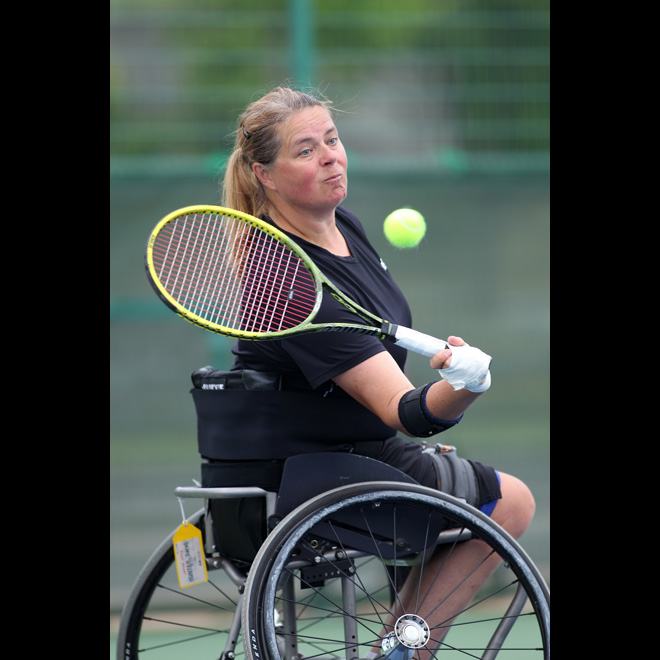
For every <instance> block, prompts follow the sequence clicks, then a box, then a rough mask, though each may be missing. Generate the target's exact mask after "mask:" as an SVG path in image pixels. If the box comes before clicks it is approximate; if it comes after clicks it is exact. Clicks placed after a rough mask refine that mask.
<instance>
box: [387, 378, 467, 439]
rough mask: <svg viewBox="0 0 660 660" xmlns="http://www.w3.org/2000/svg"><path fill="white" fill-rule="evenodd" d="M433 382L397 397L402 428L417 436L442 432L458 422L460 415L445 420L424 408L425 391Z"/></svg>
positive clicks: (423, 436) (424, 436)
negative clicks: (450, 420) (451, 419)
mask: <svg viewBox="0 0 660 660" xmlns="http://www.w3.org/2000/svg"><path fill="white" fill-rule="evenodd" d="M431 385H433V383H428V384H427V385H423V386H422V387H418V388H417V389H416V390H410V392H406V393H405V394H404V395H403V396H402V397H401V399H399V420H400V421H401V424H402V425H403V428H405V429H406V431H408V433H410V435H413V436H415V437H417V438H428V437H430V436H432V435H436V434H438V433H442V432H443V431H446V430H447V429H449V428H451V427H452V426H455V425H456V424H458V422H459V421H460V420H461V419H462V417H463V415H461V416H460V417H459V418H458V419H456V420H454V421H453V422H446V421H444V420H442V419H437V418H436V417H433V415H431V413H429V412H428V410H427V409H426V392H427V390H428V389H429V387H431Z"/></svg>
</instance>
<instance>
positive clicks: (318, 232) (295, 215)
mask: <svg viewBox="0 0 660 660" xmlns="http://www.w3.org/2000/svg"><path fill="white" fill-rule="evenodd" d="M347 190H348V179H347V157H346V152H345V150H344V146H343V144H342V142H341V140H340V138H339V135H338V131H337V128H336V126H335V122H334V118H333V112H332V109H331V104H330V103H329V102H328V101H327V100H325V99H323V98H316V97H314V96H311V95H309V94H305V93H301V92H297V91H293V90H291V89H287V88H277V89H275V90H274V91H273V92H271V93H269V94H267V95H265V96H264V97H263V98H260V99H259V100H257V101H255V102H253V103H252V104H251V105H249V107H248V108H247V109H246V110H245V111H244V112H243V114H242V115H241V116H240V118H239V120H238V130H237V133H236V141H235V150H234V152H233V154H232V156H231V158H230V160H229V162H228V164H227V168H226V173H225V177H224V182H223V205H224V206H226V207H229V208H233V209H236V210H239V211H243V212H245V213H249V214H251V215H254V216H257V217H261V218H263V219H265V220H266V221H267V222H270V223H272V224H274V225H275V226H277V227H278V228H279V229H281V230H282V231H284V232H286V233H287V234H289V235H290V236H291V237H292V238H293V239H294V240H295V241H296V242H298V243H299V244H300V245H301V247H302V248H303V250H305V251H306V252H307V253H308V254H309V256H310V257H311V258H312V260H313V261H314V262H315V263H316V264H317V265H318V267H319V268H320V270H321V271H322V272H323V273H325V275H326V276H327V277H328V278H329V279H330V280H331V281H332V282H333V283H334V284H335V285H336V286H337V287H338V288H339V289H341V290H343V291H345V292H346V293H347V294H348V295H349V296H350V297H351V298H352V299H353V300H355V301H356V302H357V303H359V304H360V305H362V306H363V307H365V308H367V309H370V310H371V311H373V312H375V313H376V314H377V315H379V316H380V317H381V318H385V319H388V320H390V321H391V322H394V323H397V324H401V325H405V326H407V327H412V319H411V311H410V308H409V306H408V304H407V302H406V299H405V297H404V295H403V293H402V291H401V290H400V289H399V287H398V286H397V285H396V283H395V282H394V280H393V278H392V276H391V275H390V273H389V272H388V270H387V268H386V267H385V265H384V264H383V262H382V261H381V259H380V258H379V256H378V254H377V253H376V251H375V250H374V248H373V247H372V246H371V244H370V243H369V240H368V239H367V236H366V235H365V232H364V230H363V227H362V225H361V223H360V221H359V220H358V218H357V217H356V216H355V215H354V214H353V213H351V212H350V211H349V210H348V209H346V208H344V207H343V206H341V204H342V202H343V201H344V199H345V198H346V195H347ZM324 320H328V321H333V322H337V321H342V320H346V321H347V322H351V321H352V322H354V321H355V319H354V317H351V314H350V312H349V311H348V310H347V309H346V308H345V307H344V306H343V305H341V304H340V303H338V302H337V301H335V300H334V299H333V298H332V296H325V298H324V301H323V304H322V306H321V310H320V312H319V315H318V316H317V317H316V318H315V322H317V323H321V322H323V321H324ZM448 342H449V345H450V347H449V348H447V349H446V350H442V351H440V352H439V353H438V354H437V355H436V356H435V357H433V358H432V359H431V361H430V366H431V367H432V369H434V370H439V373H438V376H437V378H435V379H433V380H432V382H430V383H427V384H423V385H422V386H417V387H416V386H415V385H414V384H413V383H411V382H410V380H409V379H408V378H407V377H406V375H405V373H404V366H405V361H406V353H407V352H406V350H405V349H402V348H400V347H398V346H397V345H395V344H392V343H390V342H383V341H381V340H379V339H377V338H375V337H370V336H367V335H360V334H345V333H332V332H330V333H316V334H313V335H307V336H300V337H295V338H286V339H283V340H278V341H268V342H252V341H242V340H240V341H238V342H237V344H236V345H235V347H234V348H233V352H234V355H235V364H234V366H233V370H234V371H241V370H254V371H256V372H265V373H269V374H272V373H276V374H279V376H280V379H279V380H278V385H277V387H278V388H280V389H282V390H284V391H287V390H289V391H295V392H299V393H304V394H306V395H308V400H309V401H310V406H311V408H310V409H312V410H314V411H315V412H314V415H313V416H310V415H309V414H303V413H304V412H307V411H303V410H302V409H301V408H300V407H299V408H298V409H297V410H296V409H291V410H286V409H285V412H284V414H280V415H278V417H277V423H276V425H274V424H273V420H272V419H268V415H269V411H268V410H259V409H258V408H254V407H251V409H250V411H249V414H248V415H247V417H249V418H252V419H259V416H260V415H261V416H263V417H264V418H266V419H265V420H264V440H265V441H266V442H264V443H262V444H261V445H260V446H261V450H259V451H261V453H262V455H263V457H264V458H286V456H288V455H292V454H297V453H301V452H306V451H310V452H311V451H319V450H322V451H329V450H336V451H348V452H354V453H356V454H360V455H364V456H368V457H370V458H375V459H377V460H380V461H383V462H385V463H388V464H390V465H392V466H394V467H396V468H398V469H399V470H401V471H403V472H405V473H406V474H408V475H409V476H411V477H412V478H413V479H415V480H416V481H418V482H419V483H420V484H422V485H425V486H428V487H433V488H438V489H440V490H442V491H444V492H447V493H450V494H452V495H454V496H457V497H462V498H463V499H465V500H466V501H468V502H469V503H470V504H472V505H474V506H475V507H477V508H480V509H481V510H482V511H484V512H485V513H486V514H487V515H490V516H491V517H492V519H493V520H495V521H496V522H497V523H499V524H500V525H501V526H502V527H504V529H506V530H507V531H508V532H509V533H510V534H511V535H512V536H514V537H515V538H518V537H520V536H521V534H522V533H523V532H524V531H525V529H526V528H527V527H528V525H529V523H530V521H531V519H532V516H533V514H534V509H535V503H534V499H533V496H532V494H531V492H530V491H529V489H528V488H527V486H526V485H525V484H523V483H522V482H521V481H520V480H519V479H517V478H516V477H513V476H511V475H508V474H504V473H503V472H500V471H496V470H495V469H493V468H492V467H489V466H486V465H483V464H481V463H479V462H476V461H469V460H465V459H462V458H460V457H458V456H457V454H456V451H455V450H454V449H453V448H448V447H446V446H444V445H435V447H436V448H438V449H439V448H442V449H441V450H440V451H434V450H429V449H428V443H422V442H420V441H419V440H418V439H419V438H422V439H429V438H431V437H433V436H435V435H436V434H438V433H441V432H444V431H446V430H449V429H451V428H452V427H453V426H455V425H456V424H458V423H459V422H460V421H461V420H462V418H463V416H464V413H465V412H466V411H467V409H468V408H469V407H470V406H471V405H472V404H473V403H474V402H475V401H476V400H477V399H478V398H479V397H480V396H483V393H484V392H485V391H486V390H487V389H488V388H489V386H490V372H488V375H487V376H486V378H485V379H484V381H483V382H482V383H481V384H480V385H478V386H477V387H475V388H473V389H472V391H470V390H467V389H459V390H455V389H454V388H453V387H452V385H451V380H452V370H451V367H452V350H451V346H460V345H463V344H464V341H463V340H462V339H461V338H460V337H455V336H450V337H449V338H448ZM474 350H475V351H477V350H478V349H474ZM299 400H300V399H299V398H296V399H295V401H299ZM283 405H286V404H283ZM235 419H246V416H245V415H240V416H239V415H237V416H236V417H235ZM397 432H398V433H399V434H397ZM234 434H235V435H236V434H238V435H239V436H243V434H242V433H241V430H240V429H234ZM400 434H402V435H400ZM243 437H244V436H243ZM425 447H426V448H425ZM243 458H245V457H243ZM253 458H257V456H253ZM482 552H483V548H482V547H481V546H480V544H479V542H478V541H471V542H468V543H466V544H463V547H462V549H461V552H460V553H456V554H454V555H452V557H451V559H450V562H453V567H454V568H455V569H456V571H457V574H461V572H462V569H463V566H464V565H470V566H473V565H474V558H475V557H477V556H479V555H480V553H482ZM436 554H437V556H434V557H433V558H432V559H431V560H430V561H431V562H441V561H443V557H442V556H441V550H439V551H438V552H437V553H436ZM438 565H439V564H438ZM494 568H495V565H494V564H492V563H488V562H487V563H486V565H484V566H483V567H482V568H481V569H480V570H479V571H477V573H475V574H474V575H473V577H472V578H471V580H470V585H469V588H463V589H462V591H461V592H460V594H457V595H456V596H455V598H456V599H462V600H464V601H465V602H466V603H467V602H469V601H470V599H471V597H472V595H473V594H474V592H476V590H477V589H478V587H479V586H480V584H482V583H483V582H484V581H485V579H486V578H487V577H488V575H489V574H490V573H492V571H493V570H494ZM425 574H427V575H428V576H432V575H433V574H434V571H425ZM415 578H416V576H412V578H411V579H409V580H408V583H407V584H409V585H413V584H415ZM427 586H428V585H427ZM425 588H426V587H423V590H424V589H425ZM431 588H432V589H437V590H438V593H439V590H440V588H441V587H440V585H433V586H431ZM404 589H405V587H404ZM410 596H411V597H414V594H410ZM404 598H405V596H404ZM441 610H442V608H440V611H438V612H437V613H436V615H435V618H437V619H438V620H441V619H442V616H443V614H442V611H441ZM377 651H378V650H377V649H375V650H374V653H377Z"/></svg>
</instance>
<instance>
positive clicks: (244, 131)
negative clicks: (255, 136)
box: [241, 124, 252, 140]
mask: <svg viewBox="0 0 660 660" xmlns="http://www.w3.org/2000/svg"><path fill="white" fill-rule="evenodd" d="M241 127H242V129H243V135H245V139H246V140H249V139H250V138H251V137H252V133H250V131H248V129H247V128H245V124H242V125H241Z"/></svg>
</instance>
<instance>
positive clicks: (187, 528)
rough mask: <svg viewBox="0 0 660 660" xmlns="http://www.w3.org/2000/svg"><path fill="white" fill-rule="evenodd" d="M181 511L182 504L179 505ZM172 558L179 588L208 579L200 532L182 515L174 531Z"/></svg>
mask: <svg viewBox="0 0 660 660" xmlns="http://www.w3.org/2000/svg"><path fill="white" fill-rule="evenodd" d="M181 511H183V505H181ZM173 542H174V558H175V561H176V572H177V576H178V578H179V584H180V585H181V588H182V589H184V588H185V587H191V586H193V585H194V584H202V583H203V582H207V581H208V579H209V576H208V573H207V572H206V557H205V556H204V544H203V543H202V532H201V531H200V530H199V529H197V527H195V525H191V524H190V523H189V522H188V521H187V520H186V519H185V516H184V519H183V523H181V526H180V527H179V529H177V530H176V532H175V533H174V540H173Z"/></svg>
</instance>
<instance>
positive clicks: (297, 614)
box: [242, 482, 550, 660]
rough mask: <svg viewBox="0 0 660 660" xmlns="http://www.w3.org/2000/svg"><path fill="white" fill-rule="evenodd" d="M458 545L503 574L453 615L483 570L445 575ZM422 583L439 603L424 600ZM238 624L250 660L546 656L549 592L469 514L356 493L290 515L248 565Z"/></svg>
mask: <svg viewBox="0 0 660 660" xmlns="http://www.w3.org/2000/svg"><path fill="white" fill-rule="evenodd" d="M435 539H441V543H442V545H438V546H436V547H435V548H434V540H435ZM465 543H471V544H472V546H470V549H471V550H476V551H478V552H477V554H480V555H483V557H490V559H488V560H487V561H488V562H492V561H500V565H499V567H498V568H497V569H496V570H495V571H494V572H493V573H492V575H491V576H490V577H489V578H488V580H487V581H486V582H485V584H484V585H483V586H482V588H481V589H480V590H479V591H478V593H476V595H474V597H472V598H471V599H470V598H468V599H467V600H468V602H469V604H465V605H461V607H460V610H458V611H455V610H453V609H450V608H451V607H453V604H452V603H453V602H454V601H456V600H465V598H463V597H462V596H461V598H460V599H459V598H458V594H460V591H461V587H462V585H463V584H464V582H465V580H464V578H468V579H469V574H471V573H473V572H475V571H479V570H480V567H481V563H480V562H481V561H483V560H479V562H476V563H475V565H474V566H472V567H471V568H469V569H468V570H467V571H466V575H465V576H462V577H456V576H455V575H451V576H449V575H447V577H445V574H444V573H443V569H444V570H447V569H446V568H445V567H447V566H450V565H451V556H452V553H455V552H456V550H457V548H458V547H460V546H463V545H464V544H465ZM475 544H477V545H475ZM433 553H436V554H435V556H434V562H432V563H429V562H427V561H426V560H427V559H428V557H430V555H431V554H433ZM438 553H441V554H442V555H443V556H442V557H441V558H440V560H439V561H436V560H437V558H438V557H439V554H438ZM433 564H435V565H436V566H437V575H433V576H431V575H430V574H429V573H430V570H431V569H430V568H429V567H430V566H431V565H433ZM408 573H410V578H409V581H408V582H407V583H406V587H405V590H404V589H402V586H403V582H404V580H405V578H406V576H407V575H408ZM422 581H423V582H424V583H425V584H428V583H429V582H433V584H435V585H440V584H442V586H443V589H446V593H445V594H444V596H442V597H440V598H437V592H436V598H434V599H433V601H434V602H430V599H429V598H428V592H425V591H424V589H422V588H420V585H421V584H422ZM435 588H436V587H435V586H434V589H435ZM465 588H467V587H465ZM404 594H407V596H405V595H404ZM404 600H405V601H406V602H407V603H408V605H407V606H406V607H405V608H404V603H403V601H404ZM242 619H243V635H244V645H245V648H246V652H247V656H248V658H249V659H250V660H265V659H267V660H298V659H300V658H319V659H324V660H325V659H327V660H333V659H345V660H357V659H358V658H366V657H372V656H368V655H367V654H368V653H374V652H375V653H378V654H379V655H384V656H386V657H387V658H388V659H389V660H412V658H415V659H416V660H425V659H426V658H429V657H436V658H438V660H439V659H440V658H443V659H449V658H465V657H470V658H482V659H483V660H488V659H491V660H492V658H495V657H497V658H498V660H505V659H507V658H510V659H518V660H520V658H525V659H526V660H529V659H534V658H538V659H539V660H541V659H546V660H547V659H548V658H549V657H550V605H549V592H548V589H547V586H546V584H545V582H544V580H543V578H542V576H541V575H540V573H539V571H538V570H537V568H536V567H535V566H534V564H533V563H532V561H531V560H530V559H529V557H528V556H527V555H526V554H525V552H524V551H523V550H522V548H521V547H520V546H519V544H518V543H517V542H516V541H515V540H514V539H513V538H512V537H511V536H510V535H509V534H507V533H506V532H505V531H504V530H503V529H502V528H501V527H499V526H498V525H497V524H496V523H494V522H493V521H492V520H491V519H490V518H488V517H487V516H485V515H483V514H482V513H481V512H479V511H477V510H476V509H474V508H473V507H470V506H468V505H466V504H464V503H463V502H461V501H459V500H457V499H455V498H453V497H450V496H448V495H445V494H443V493H440V492H438V491H435V490H432V489H429V488H425V487H423V486H417V485H414V484H401V483H394V482H380V483H378V482H371V483H362V484H354V485H351V486H346V487H342V488H338V489H335V490H333V491H330V492H327V493H324V494H322V495H319V496H317V497H315V498H313V499H311V500H309V501H308V502H306V503H305V504H302V505H301V506H299V507H298V508H297V509H296V510H294V511H293V512H291V513H290V514H289V515H288V516H286V517H285V518H284V519H283V520H282V521H281V522H280V523H279V524H278V525H277V526H276V527H275V528H274V530H273V531H272V532H271V534H270V535H269V536H268V538H267V539H266V541H265V543H264V544H263V545H262V547H261V549H260V551H259V553H258V554H257V557H256V558H255V561H254V562H253V565H252V569H251V571H250V574H249V577H248V581H247V583H246V589H245V598H244V601H243V609H242Z"/></svg>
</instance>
